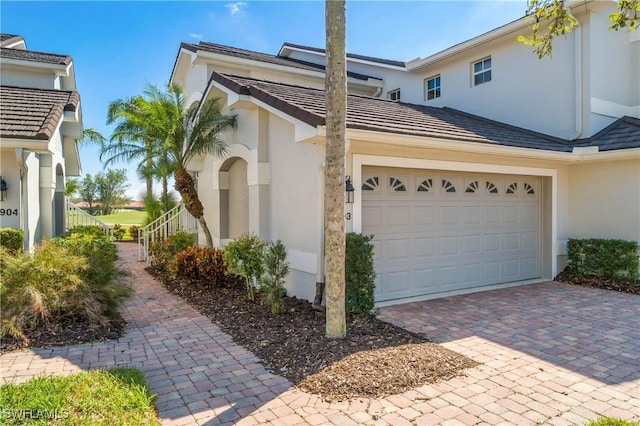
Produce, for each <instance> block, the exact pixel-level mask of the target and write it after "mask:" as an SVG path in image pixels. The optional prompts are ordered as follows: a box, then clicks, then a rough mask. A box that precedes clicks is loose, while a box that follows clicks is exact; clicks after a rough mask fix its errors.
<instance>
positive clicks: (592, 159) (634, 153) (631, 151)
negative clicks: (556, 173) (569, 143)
mask: <svg viewBox="0 0 640 426" xmlns="http://www.w3.org/2000/svg"><path fill="white" fill-rule="evenodd" d="M576 157H577V158H576V159H575V161H576V162H579V163H596V162H600V161H620V160H640V148H628V149H616V150H615V151H600V152H596V153H593V154H583V155H576Z"/></svg>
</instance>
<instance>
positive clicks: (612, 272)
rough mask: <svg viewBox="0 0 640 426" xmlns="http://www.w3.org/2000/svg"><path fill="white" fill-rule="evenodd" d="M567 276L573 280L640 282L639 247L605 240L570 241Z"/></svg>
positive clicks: (635, 244) (619, 241) (631, 243)
mask: <svg viewBox="0 0 640 426" xmlns="http://www.w3.org/2000/svg"><path fill="white" fill-rule="evenodd" d="M567 254H568V258H569V259H568V266H567V272H569V274H570V275H571V276H572V277H586V276H597V277H602V278H613V279H620V280H628V279H632V280H635V279H637V278H638V266H639V265H638V255H639V248H638V243H637V242H635V241H624V240H606V239H596V238H592V239H574V238H571V239H569V241H568V243H567Z"/></svg>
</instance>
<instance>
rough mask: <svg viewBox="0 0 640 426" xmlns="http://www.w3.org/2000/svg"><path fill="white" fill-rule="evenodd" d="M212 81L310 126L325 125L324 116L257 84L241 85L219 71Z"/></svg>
mask: <svg viewBox="0 0 640 426" xmlns="http://www.w3.org/2000/svg"><path fill="white" fill-rule="evenodd" d="M211 81H215V82H218V83H220V84H222V85H223V86H225V87H226V88H228V89H230V90H232V91H233V92H235V93H237V94H239V95H249V96H252V97H254V98H255V99H258V100H260V101H262V102H264V103H265V104H267V105H270V106H272V107H274V108H276V109H278V110H280V111H282V112H284V113H285V114H288V115H290V116H292V117H294V118H297V119H298V120H300V121H302V122H304V123H307V124H308V125H310V126H313V127H316V126H324V123H325V121H324V117H322V116H319V115H317V114H314V113H312V112H310V111H307V110H304V109H302V108H300V107H298V106H296V105H292V104H290V103H288V102H286V101H284V100H282V99H280V98H278V97H276V96H273V95H272V94H270V93H268V92H266V91H264V90H260V89H258V88H257V87H255V86H251V85H241V84H239V83H238V82H236V81H234V80H232V79H231V78H229V77H227V76H226V75H223V74H219V73H217V72H214V73H213V74H211V79H210V81H209V84H211ZM281 85H282V86H292V85H287V84H281ZM292 87H295V86H292ZM309 90H315V89H309Z"/></svg>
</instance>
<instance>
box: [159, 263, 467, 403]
mask: <svg viewBox="0 0 640 426" xmlns="http://www.w3.org/2000/svg"><path fill="white" fill-rule="evenodd" d="M148 271H149V272H151V273H152V274H154V275H155V277H156V278H157V279H158V280H160V281H161V282H162V283H163V285H164V286H165V287H166V288H167V289H168V290H169V291H170V292H172V293H174V294H176V295H178V296H180V297H181V298H182V299H183V300H185V301H186V302H187V303H188V304H190V305H191V306H193V307H194V308H195V309H197V310H198V311H199V312H200V313H202V314H203V315H205V316H207V317H208V318H209V319H211V320H212V321H214V322H215V323H217V324H218V325H219V326H220V328H221V329H223V330H224V331H225V332H227V333H228V334H230V335H231V337H232V338H233V340H234V341H235V342H237V343H238V344H241V345H242V346H244V347H245V348H247V349H248V350H250V351H251V352H253V353H254V354H255V355H256V356H257V357H259V358H260V359H261V360H262V362H263V364H265V365H266V366H267V367H268V368H269V369H270V370H271V371H272V372H273V373H275V374H278V375H281V376H284V377H286V378H287V379H288V380H289V381H291V382H292V383H293V384H295V385H297V386H298V387H299V388H301V389H302V390H304V391H306V392H310V393H315V394H318V395H320V396H321V397H322V398H323V399H324V400H326V401H341V400H346V399H352V398H356V397H381V396H386V395H391V394H397V393H401V392H404V391H407V390H410V389H412V388H415V387H418V386H421V385H423V384H425V383H433V382H436V381H440V380H446V379H449V378H451V377H454V376H457V375H460V374H463V370H464V369H465V368H470V367H474V366H475V365H477V363H476V362H475V361H472V360H471V359H469V358H467V357H464V356H462V355H460V354H458V353H456V352H453V351H450V350H448V349H446V348H444V347H442V346H440V345H437V344H435V343H431V342H429V340H428V339H427V338H426V337H424V336H420V335H417V334H414V333H410V332H408V331H406V330H404V329H402V328H399V327H396V326H394V325H392V324H389V323H386V322H383V321H380V320H378V319H377V318H376V317H374V316H370V315H352V316H351V317H349V318H348V320H347V337H346V338H345V339H342V340H332V339H327V338H325V336H324V334H325V316H324V313H322V312H316V311H314V310H313V309H312V307H311V304H310V303H309V302H307V301H305V300H300V299H297V298H295V297H293V298H288V297H287V298H285V300H284V313H283V314H281V315H278V316H273V315H272V314H271V311H270V309H269V307H268V306H266V305H264V304H262V303H260V301H259V300H256V301H255V302H251V301H249V300H248V298H247V295H246V292H245V289H244V285H243V284H238V285H232V286H229V287H216V288H212V287H210V286H206V285H201V284H189V283H186V282H183V281H180V280H172V279H168V278H167V277H166V275H165V274H157V273H155V271H154V270H153V269H151V268H148Z"/></svg>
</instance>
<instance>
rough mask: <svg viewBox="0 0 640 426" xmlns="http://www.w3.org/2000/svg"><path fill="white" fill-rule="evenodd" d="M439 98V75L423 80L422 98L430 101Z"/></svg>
mask: <svg viewBox="0 0 640 426" xmlns="http://www.w3.org/2000/svg"><path fill="white" fill-rule="evenodd" d="M439 97H440V75H435V76H433V77H429V78H427V79H425V80H424V98H425V100H427V101H428V100H431V99H435V98H439Z"/></svg>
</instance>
